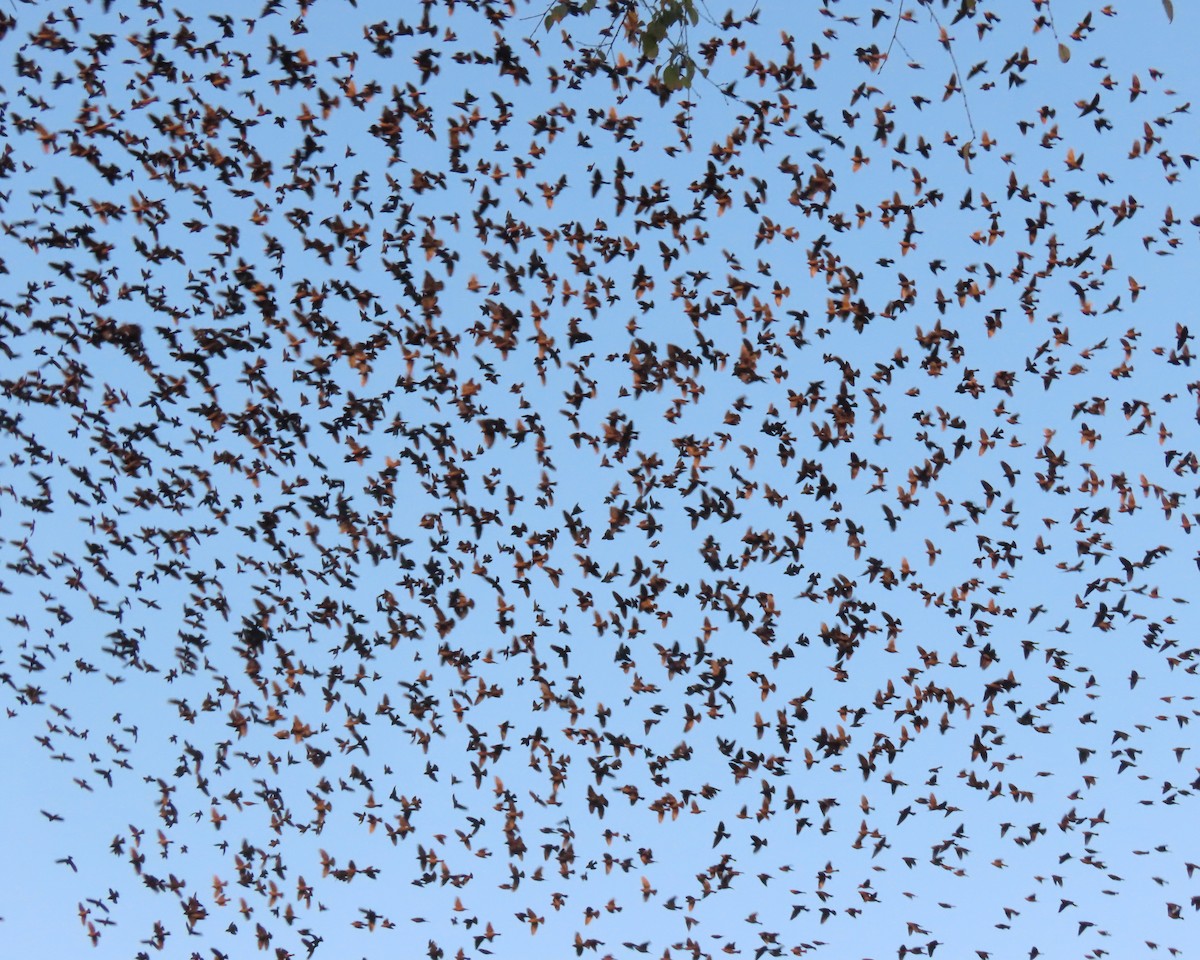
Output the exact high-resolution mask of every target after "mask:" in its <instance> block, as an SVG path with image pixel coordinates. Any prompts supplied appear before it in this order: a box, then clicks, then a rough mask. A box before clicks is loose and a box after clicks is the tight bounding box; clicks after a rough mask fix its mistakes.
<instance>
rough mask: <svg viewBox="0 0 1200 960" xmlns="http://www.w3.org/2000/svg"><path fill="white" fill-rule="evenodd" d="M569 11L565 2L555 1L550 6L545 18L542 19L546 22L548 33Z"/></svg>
mask: <svg viewBox="0 0 1200 960" xmlns="http://www.w3.org/2000/svg"><path fill="white" fill-rule="evenodd" d="M569 11H570V7H569V6H567V4H565V3H557V4H555V5H554V6H553V7H551V8H550V11H549V13H547V14H546V19H545V21H544V22H545V24H546V32H547V33H549V32H550V30H551V29H552V28H553V27H554V25H555V24H556V23H561V22H562V21H563V20H565V19H566V18H567V13H568V12H569Z"/></svg>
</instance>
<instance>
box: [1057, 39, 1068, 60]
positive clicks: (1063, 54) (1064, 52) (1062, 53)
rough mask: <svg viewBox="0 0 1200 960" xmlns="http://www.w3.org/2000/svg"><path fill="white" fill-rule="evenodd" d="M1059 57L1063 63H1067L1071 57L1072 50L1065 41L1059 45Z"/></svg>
mask: <svg viewBox="0 0 1200 960" xmlns="http://www.w3.org/2000/svg"><path fill="white" fill-rule="evenodd" d="M1058 59H1059V60H1061V61H1062V62H1063V63H1066V62H1067V61H1068V60H1070V59H1071V51H1070V50H1069V49H1068V48H1067V45H1066V44H1065V43H1060V44H1059V45H1058Z"/></svg>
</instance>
